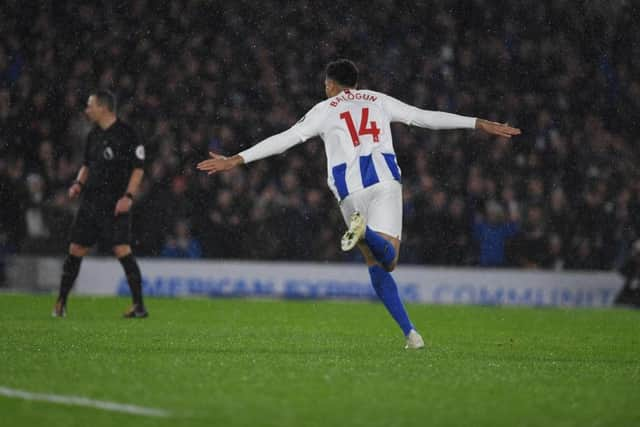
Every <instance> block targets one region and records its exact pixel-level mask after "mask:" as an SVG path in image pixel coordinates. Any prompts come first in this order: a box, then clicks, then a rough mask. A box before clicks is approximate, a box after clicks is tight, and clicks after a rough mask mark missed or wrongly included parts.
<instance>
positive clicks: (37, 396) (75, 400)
mask: <svg viewBox="0 0 640 427" xmlns="http://www.w3.org/2000/svg"><path fill="white" fill-rule="evenodd" d="M0 396H6V397H16V398H19V399H24V400H39V401H42V402H51V403H60V404H62V405H75V406H87V407H89V408H97V409H103V410H105V411H114V412H125V413H127V414H135V415H147V416H150V417H168V416H170V415H171V413H170V412H169V411H165V410H163V409H155V408H145V407H144V406H136V405H128V404H124V403H116V402H108V401H104V400H93V399H89V398H86V397H81V396H63V395H60V394H43V393H31V392H28V391H23V390H16V389H13V388H8V387H1V386H0Z"/></svg>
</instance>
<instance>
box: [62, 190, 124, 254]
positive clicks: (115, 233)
mask: <svg viewBox="0 0 640 427" xmlns="http://www.w3.org/2000/svg"><path fill="white" fill-rule="evenodd" d="M115 207H116V206H115V203H114V204H107V205H98V204H93V203H89V202H87V201H82V202H81V204H80V209H78V212H77V213H76V216H75V218H74V220H73V224H72V225H71V232H70V235H69V240H70V241H71V243H76V244H78V245H81V246H85V247H89V246H93V245H95V244H96V243H97V242H98V241H100V243H101V244H102V245H103V246H104V247H114V246H117V245H130V244H131V213H130V212H127V213H124V214H119V215H117V216H116V215H115V214H114V211H115Z"/></svg>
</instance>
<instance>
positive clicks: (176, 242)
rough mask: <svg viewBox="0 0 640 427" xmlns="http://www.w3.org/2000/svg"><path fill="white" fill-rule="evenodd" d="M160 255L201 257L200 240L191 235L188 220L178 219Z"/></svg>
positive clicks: (168, 256)
mask: <svg viewBox="0 0 640 427" xmlns="http://www.w3.org/2000/svg"><path fill="white" fill-rule="evenodd" d="M160 256H163V257H167V258H200V257H202V249H201V248H200V242H199V241H198V240H197V239H195V238H193V237H192V236H191V231H190V230H189V223H188V222H187V221H186V220H178V221H177V222H176V224H175V227H174V231H173V233H172V234H170V235H169V236H168V237H167V241H166V243H165V245H164V248H162V252H161V253H160Z"/></svg>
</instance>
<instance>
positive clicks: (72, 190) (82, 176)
mask: <svg viewBox="0 0 640 427" xmlns="http://www.w3.org/2000/svg"><path fill="white" fill-rule="evenodd" d="M88 177H89V168H88V167H87V166H86V165H82V167H81V168H80V170H79V171H78V176H77V177H76V180H75V181H73V184H72V185H71V187H69V198H70V199H75V198H76V197H78V195H79V194H80V193H81V192H82V188H83V187H84V185H85V184H86V182H87V178H88Z"/></svg>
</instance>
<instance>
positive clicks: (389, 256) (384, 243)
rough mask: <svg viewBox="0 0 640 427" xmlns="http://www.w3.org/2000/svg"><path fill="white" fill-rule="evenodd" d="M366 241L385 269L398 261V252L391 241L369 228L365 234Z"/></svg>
mask: <svg viewBox="0 0 640 427" xmlns="http://www.w3.org/2000/svg"><path fill="white" fill-rule="evenodd" d="M364 241H365V242H366V243H367V246H369V249H371V253H372V254H373V256H374V257H375V259H376V260H377V261H378V262H379V263H380V264H382V265H383V266H384V267H389V266H390V265H391V264H392V263H393V260H394V259H396V250H395V248H394V247H393V245H392V244H391V242H390V241H388V240H387V239H385V238H384V237H382V236H381V235H379V234H378V233H376V232H375V231H373V230H372V229H370V228H369V227H368V226H367V229H366V230H365V232H364Z"/></svg>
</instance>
